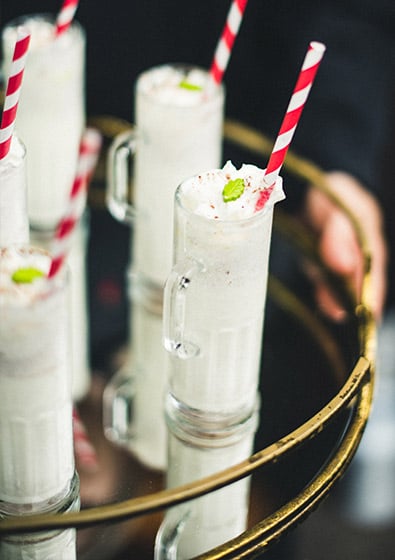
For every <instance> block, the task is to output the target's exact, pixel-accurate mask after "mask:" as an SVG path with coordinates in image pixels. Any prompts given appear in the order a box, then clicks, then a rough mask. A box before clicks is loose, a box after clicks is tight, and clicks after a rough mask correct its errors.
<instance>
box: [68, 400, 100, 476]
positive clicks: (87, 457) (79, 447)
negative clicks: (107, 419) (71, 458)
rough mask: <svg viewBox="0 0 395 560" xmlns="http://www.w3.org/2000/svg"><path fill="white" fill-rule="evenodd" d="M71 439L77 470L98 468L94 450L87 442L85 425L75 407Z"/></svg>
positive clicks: (89, 442) (88, 441)
mask: <svg viewBox="0 0 395 560" xmlns="http://www.w3.org/2000/svg"><path fill="white" fill-rule="evenodd" d="M73 439H74V454H75V457H76V462H77V463H78V468H80V467H84V468H88V469H89V470H96V469H97V468H98V466H99V461H98V458H97V455H96V450H95V448H94V446H93V444H92V443H91V441H90V440H89V437H88V433H87V431H86V428H85V425H84V423H83V422H82V420H81V418H80V415H79V413H78V410H77V409H76V407H74V408H73Z"/></svg>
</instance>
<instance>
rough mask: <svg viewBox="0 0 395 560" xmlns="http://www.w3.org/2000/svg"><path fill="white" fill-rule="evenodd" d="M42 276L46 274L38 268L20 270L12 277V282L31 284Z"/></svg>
mask: <svg viewBox="0 0 395 560" xmlns="http://www.w3.org/2000/svg"><path fill="white" fill-rule="evenodd" d="M42 276H44V273H43V272H42V270H38V269H37V268H18V270H16V271H15V272H14V274H13V275H12V280H13V282H15V283H16V284H31V283H32V282H33V280H35V279H36V278H41V277H42Z"/></svg>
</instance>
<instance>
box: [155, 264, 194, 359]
mask: <svg viewBox="0 0 395 560" xmlns="http://www.w3.org/2000/svg"><path fill="white" fill-rule="evenodd" d="M202 270H203V266H202V265H201V264H200V263H198V262H197V261H193V260H192V259H187V260H185V261H183V262H181V263H178V264H177V265H176V266H174V267H173V269H172V271H171V273H170V275H169V277H168V278H167V280H166V284H165V289H164V296H163V343H164V346H165V348H166V350H167V351H168V352H170V353H171V354H173V355H176V356H177V357H178V358H181V359H188V358H193V357H195V356H197V355H198V354H199V346H197V344H194V343H193V342H190V341H187V340H185V337H184V331H185V311H186V302H187V293H188V288H189V286H190V284H191V282H193V278H194V276H196V274H197V273H199V272H201V271H202Z"/></svg>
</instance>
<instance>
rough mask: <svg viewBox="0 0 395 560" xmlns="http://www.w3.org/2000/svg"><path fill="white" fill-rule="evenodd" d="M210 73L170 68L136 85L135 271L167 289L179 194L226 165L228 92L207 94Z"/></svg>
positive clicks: (148, 74)
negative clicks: (198, 176)
mask: <svg viewBox="0 0 395 560" xmlns="http://www.w3.org/2000/svg"><path fill="white" fill-rule="evenodd" d="M207 85H208V73H207V72H206V71H204V70H200V69H197V68H191V69H188V68H187V67H182V66H171V65H164V66H161V67H157V68H154V69H151V70H148V71H147V72H144V73H143V74H142V75H141V76H140V78H139V79H138V81H137V86H136V125H137V131H138V142H137V148H136V171H135V188H134V196H135V207H136V221H135V226H134V234H133V235H134V237H133V244H132V246H133V255H132V262H133V269H134V270H135V272H137V273H140V274H142V275H143V276H144V277H146V278H148V279H149V280H150V281H152V282H156V283H157V284H159V285H160V286H163V283H164V281H165V280H166V277H167V275H168V273H169V270H170V268H171V255H172V235H173V223H172V215H173V196H174V191H175V189H176V187H177V185H179V184H180V183H181V181H183V180H184V179H186V178H187V177H190V176H191V175H194V174H195V173H198V172H199V171H200V170H201V169H212V168H213V167H218V166H219V165H220V163H221V147H222V123H223V105H224V91H223V88H222V87H219V88H214V89H213V90H209V91H207Z"/></svg>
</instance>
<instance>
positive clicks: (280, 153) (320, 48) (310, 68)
mask: <svg viewBox="0 0 395 560" xmlns="http://www.w3.org/2000/svg"><path fill="white" fill-rule="evenodd" d="M325 48H326V47H325V45H323V44H322V43H318V42H316V41H312V42H311V43H310V45H309V48H308V50H307V53H306V56H305V59H304V61H303V65H302V68H301V71H300V73H299V77H298V80H297V82H296V86H295V89H294V91H293V93H292V96H291V100H290V102H289V105H288V108H287V111H286V113H285V116H284V119H283V122H282V124H281V127H280V130H279V133H278V136H277V139H276V142H275V144H274V147H273V150H272V153H271V155H270V158H269V162H268V164H267V168H266V171H265V181H266V183H267V184H268V185H270V188H269V189H265V190H263V191H262V192H261V196H260V198H259V199H258V201H257V204H256V207H255V209H256V210H261V209H262V208H263V206H264V205H265V202H266V201H267V200H268V198H269V197H270V194H271V192H272V190H273V188H274V185H275V184H276V180H277V177H278V175H279V173H280V170H281V167H282V165H283V163H284V160H285V156H286V154H287V151H288V148H289V145H290V144H291V141H292V138H293V135H294V133H295V130H296V127H297V125H298V122H299V119H300V115H301V114H302V111H303V108H304V106H305V103H306V101H307V98H308V95H309V92H310V89H311V86H312V85H313V82H314V79H315V76H316V74H317V71H318V68H319V65H320V63H321V60H322V57H323V56H324V52H325Z"/></svg>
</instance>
